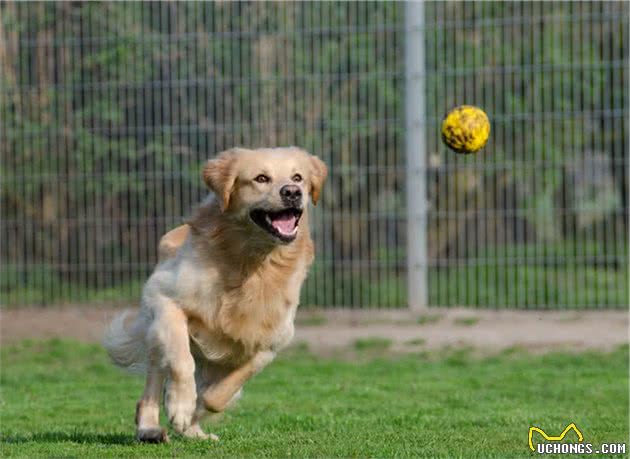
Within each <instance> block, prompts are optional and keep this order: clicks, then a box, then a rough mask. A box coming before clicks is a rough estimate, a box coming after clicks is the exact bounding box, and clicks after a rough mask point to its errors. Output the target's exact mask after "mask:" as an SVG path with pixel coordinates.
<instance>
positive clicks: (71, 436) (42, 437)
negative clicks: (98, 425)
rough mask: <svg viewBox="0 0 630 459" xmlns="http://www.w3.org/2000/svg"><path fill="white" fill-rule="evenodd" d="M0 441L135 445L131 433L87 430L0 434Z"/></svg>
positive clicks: (14, 442)
mask: <svg viewBox="0 0 630 459" xmlns="http://www.w3.org/2000/svg"><path fill="white" fill-rule="evenodd" d="M0 441H2V442H3V443H8V444H16V443H33V442H35V443H63V442H74V443H90V444H102V445H137V444H138V442H137V441H136V439H135V438H134V437H133V435H126V434H97V433H89V432H72V433H68V432H41V433H34V434H24V435H21V434H16V435H6V436H4V435H3V436H0Z"/></svg>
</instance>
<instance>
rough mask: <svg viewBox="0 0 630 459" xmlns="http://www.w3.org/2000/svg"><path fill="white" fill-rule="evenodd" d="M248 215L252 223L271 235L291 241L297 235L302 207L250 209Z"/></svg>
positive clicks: (284, 240) (283, 240)
mask: <svg viewBox="0 0 630 459" xmlns="http://www.w3.org/2000/svg"><path fill="white" fill-rule="evenodd" d="M249 216H250V217H251V219H252V220H253V221H254V223H256V224H257V225H258V226H260V227H261V228H262V229H264V230H265V231H267V232H268V233H269V234H271V235H272V236H275V237H277V238H278V239H280V240H281V241H282V242H291V241H293V240H294V239H295V237H296V236H297V232H298V224H299V223H300V217H301V216H302V209H297V208H294V207H293V208H288V209H282V210H278V211H269V210H263V209H256V210H252V211H251V213H250V214H249Z"/></svg>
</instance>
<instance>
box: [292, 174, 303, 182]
mask: <svg viewBox="0 0 630 459" xmlns="http://www.w3.org/2000/svg"><path fill="white" fill-rule="evenodd" d="M291 180H293V181H294V182H301V181H302V176H301V175H300V174H295V175H294V176H293V177H291Z"/></svg>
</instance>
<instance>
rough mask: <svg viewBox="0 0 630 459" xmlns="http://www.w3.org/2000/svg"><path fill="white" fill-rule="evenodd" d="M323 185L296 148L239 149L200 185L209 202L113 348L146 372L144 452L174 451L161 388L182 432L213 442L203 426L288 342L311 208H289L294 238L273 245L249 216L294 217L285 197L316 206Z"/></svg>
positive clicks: (280, 236)
mask: <svg viewBox="0 0 630 459" xmlns="http://www.w3.org/2000/svg"><path fill="white" fill-rule="evenodd" d="M326 174H327V170H326V166H325V165H324V164H323V163H322V162H321V161H320V160H319V159H317V158H316V157H315V156H312V155H310V154H308V153H307V152H305V151H303V150H300V149H298V148H294V147H291V148H276V149H259V150H248V149H242V148H234V149H232V150H228V151H226V152H223V153H221V154H219V155H218V157H217V158H216V159H213V160H210V161H208V163H207V164H206V166H205V167H204V170H203V179H204V181H205V183H206V184H207V185H208V187H209V188H210V189H211V190H212V191H213V194H212V195H211V196H210V197H209V198H208V199H206V200H205V201H204V202H203V203H202V204H201V205H199V206H198V207H197V209H196V210H195V211H194V213H193V215H192V217H191V218H190V220H189V222H188V223H187V224H186V225H182V226H180V227H178V228H176V229H174V230H172V231H170V232H169V233H167V234H166V235H165V236H164V237H163V238H162V240H161V241H160V246H159V249H158V252H159V261H158V265H157V266H156V268H155V271H154V272H153V274H152V276H151V277H150V278H149V280H148V281H147V283H146V285H145V288H144V291H143V295H142V306H141V308H140V311H139V312H138V314H137V316H136V317H135V319H134V320H133V321H130V323H127V322H129V321H128V320H126V317H125V316H122V317H120V318H118V319H116V320H114V322H113V323H112V325H111V326H110V328H109V330H108V333H107V335H106V338H105V347H106V348H107V350H108V352H109V354H110V356H111V357H112V359H113V360H114V362H115V363H117V364H118V365H120V366H123V367H127V368H132V369H134V368H136V369H143V370H144V371H146V374H147V381H146V386H145V391H144V394H143V396H142V398H141V399H140V401H139V402H138V405H137V411H136V423H137V436H138V438H139V439H140V440H144V441H164V440H167V436H166V433H165V430H164V429H162V428H161V427H160V426H159V421H158V414H159V403H160V398H161V393H162V390H163V387H164V384H166V390H165V401H164V404H165V408H166V411H167V414H168V417H169V420H170V421H171V423H172V425H173V427H174V429H175V430H176V431H177V432H179V433H181V434H183V435H185V436H189V437H197V438H207V437H208V436H207V435H206V434H205V433H204V432H203V431H202V430H201V428H200V426H199V420H200V419H201V417H202V416H203V415H204V413H206V411H207V410H209V411H213V412H217V411H222V410H223V409H225V407H226V406H227V405H228V404H229V403H230V401H232V400H233V399H235V398H236V397H237V396H238V394H239V393H240V389H241V387H242V385H243V384H244V383H245V381H246V380H247V379H248V378H249V377H251V376H252V375H253V374H255V373H256V372H258V371H260V370H261V369H262V368H263V367H264V366H265V365H266V364H268V363H269V362H270V361H271V360H273V358H274V357H275V354H276V352H277V351H278V350H279V349H281V348H282V347H284V346H286V344H287V343H288V342H289V341H290V340H291V338H292V337H293V319H294V317H295V311H296V308H297V305H298V302H299V296H300V288H301V285H302V282H303V281H304V279H305V277H306V273H307V270H308V267H309V266H310V264H311V262H312V260H313V242H312V240H311V237H310V234H309V229H308V206H307V205H306V204H307V202H304V203H303V206H302V207H300V210H299V212H302V213H301V217H300V216H299V215H300V214H299V213H297V210H295V209H297V205H296V204H295V203H296V202H297V201H291V209H292V211H294V210H295V212H296V215H298V217H297V220H296V219H295V218H293V217H291V218H293V219H292V220H291V222H294V223H293V224H294V225H295V227H293V228H292V233H287V234H284V233H279V232H278V233H277V234H276V230H275V229H274V228H275V227H272V228H271V229H265V226H264V225H263V224H256V223H255V219H254V218H253V217H252V215H253V212H256V211H261V210H262V211H264V212H267V213H266V214H265V215H266V216H269V215H276V214H278V212H284V211H286V209H288V207H287V206H288V204H287V202H288V201H287V199H288V198H287V197H286V196H284V197H283V196H281V195H282V190H283V189H284V188H287V187H289V186H290V188H291V190H292V191H293V192H296V193H297V195H299V196H303V198H302V197H300V198H299V199H301V200H304V201H307V200H308V196H309V195H310V198H311V201H312V202H313V203H316V202H317V200H318V199H319V195H320V191H321V187H322V185H323V182H324V180H325V178H326ZM260 177H262V178H260ZM298 179H299V180H298ZM302 193H303V194H302ZM291 199H296V198H291ZM300 202H302V201H300ZM272 218H275V217H272ZM278 218H279V217H278ZM287 218H289V217H287ZM267 221H269V222H271V220H270V219H269V218H267ZM270 224H271V223H270ZM274 224H275V223H274ZM281 229H282V231H285V230H286V228H285V227H282V228H281ZM277 231H280V230H277Z"/></svg>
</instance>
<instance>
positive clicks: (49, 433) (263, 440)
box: [0, 341, 628, 458]
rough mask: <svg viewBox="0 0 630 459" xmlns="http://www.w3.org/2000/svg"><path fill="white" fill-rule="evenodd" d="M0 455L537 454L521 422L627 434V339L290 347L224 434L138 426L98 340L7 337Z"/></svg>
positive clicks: (597, 438) (599, 438) (251, 387)
mask: <svg viewBox="0 0 630 459" xmlns="http://www.w3.org/2000/svg"><path fill="white" fill-rule="evenodd" d="M1 356H2V375H1V379H0V381H1V383H2V398H1V399H0V421H1V423H0V425H1V432H2V434H1V435H2V442H1V443H0V456H2V457H28V458H33V457H88V458H89V457H194V456H197V457H235V456H236V457H289V456H291V457H333V456H336V457H391V456H398V457H453V456H455V457H467V458H470V457H500V458H503V457H532V456H533V455H532V454H530V451H529V450H528V448H527V432H528V428H529V426H530V425H536V426H538V427H541V428H543V429H544V430H546V431H547V432H550V433H553V432H560V431H561V430H562V429H563V428H564V427H565V426H566V425H567V424H568V423H569V422H575V423H576V424H577V426H578V427H579V428H580V429H581V430H582V432H583V434H584V436H585V441H587V442H590V443H594V444H598V443H601V442H624V441H627V436H628V416H627V415H628V365H627V362H628V348H627V347H624V348H622V349H619V350H617V351H615V352H613V353H610V354H598V353H583V354H579V355H567V354H552V355H546V356H527V355H524V354H523V353H522V352H519V351H515V352H511V353H506V354H505V355H501V356H498V357H492V358H486V359H482V360H479V359H474V358H471V357H470V356H469V355H468V354H467V353H466V352H465V351H458V352H451V353H448V354H447V355H442V356H440V357H437V356H436V355H427V356H426V357H422V356H419V355H409V356H398V357H380V358H379V359H372V360H366V361H362V362H346V361H336V360H329V359H318V358H315V357H313V356H312V355H310V354H308V353H307V352H305V351H303V350H302V351H288V352H286V353H285V354H284V356H283V357H282V358H280V359H279V360H278V361H276V362H274V363H273V364H272V365H271V366H270V367H268V368H267V369H266V370H265V371H264V372H262V373H261V374H260V375H258V376H257V377H256V378H255V379H254V380H252V381H251V382H250V383H248V385H247V387H246V390H245V394H244V396H243V398H242V400H241V401H240V403H239V405H238V406H237V407H236V408H235V409H234V410H232V411H230V412H228V413H227V414H226V415H225V417H224V419H223V421H222V422H220V423H219V424H217V425H211V426H209V427H210V429H208V430H211V431H212V432H214V433H216V434H218V435H220V436H221V441H220V442H219V443H211V442H199V441H186V440H182V439H179V438H173V441H172V442H171V443H170V444H166V445H142V444H138V443H136V442H135V441H134V439H133V428H134V427H133V414H134V406H135V401H136V399H137V397H138V396H139V394H140V391H141V386H142V384H141V380H140V379H139V378H137V377H132V376H128V375H124V374H122V373H121V372H120V371H118V370H116V369H114V368H112V367H111V366H110V364H109V363H108V362H107V359H106V357H105V355H104V353H103V351H102V350H101V349H100V348H99V347H98V346H95V345H84V344H78V343H74V342H61V341H48V342H35V343H23V344H22V345H18V346H13V347H4V348H3V349H2V351H1Z"/></svg>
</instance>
